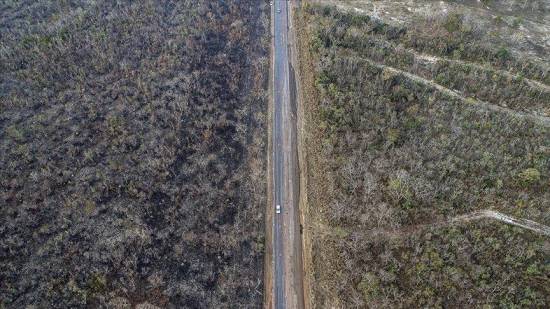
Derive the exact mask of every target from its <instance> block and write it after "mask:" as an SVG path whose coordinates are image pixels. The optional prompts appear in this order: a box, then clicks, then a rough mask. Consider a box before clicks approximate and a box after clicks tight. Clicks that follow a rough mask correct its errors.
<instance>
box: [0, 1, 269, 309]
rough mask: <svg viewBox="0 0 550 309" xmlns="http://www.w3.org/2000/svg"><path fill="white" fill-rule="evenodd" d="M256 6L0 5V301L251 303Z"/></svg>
mask: <svg viewBox="0 0 550 309" xmlns="http://www.w3.org/2000/svg"><path fill="white" fill-rule="evenodd" d="M268 14H269V5H268V4H267V3H263V2H260V1H256V0H242V1H189V0H186V1H137V2H132V1H116V2H115V1H2V3H1V4H0V27H1V29H2V33H1V34H0V204H1V207H0V221H1V222H0V308H4V307H5V308H31V307H26V306H31V305H34V307H36V308H84V307H91V308H98V307H102V308H107V307H108V308H114V307H116V308H130V307H133V306H136V305H139V304H142V305H143V304H145V303H148V304H150V305H154V306H158V307H169V308H206V307H208V308H225V307H231V308H236V307H259V306H261V302H262V298H263V297H262V289H263V282H262V278H263V246H264V239H263V235H264V232H263V231H264V224H263V223H264V216H263V211H264V205H265V201H266V179H265V170H266V166H265V165H266V163H265V156H266V153H265V151H266V112H267V104H266V102H267V101H266V98H267V91H266V89H267V72H268V67H269V66H268V62H269V60H268V59H269V57H268V46H269V37H268V33H269V21H268V16H269V15H268ZM138 307H139V306H138ZM147 308H150V307H147ZM151 308H153V307H151Z"/></svg>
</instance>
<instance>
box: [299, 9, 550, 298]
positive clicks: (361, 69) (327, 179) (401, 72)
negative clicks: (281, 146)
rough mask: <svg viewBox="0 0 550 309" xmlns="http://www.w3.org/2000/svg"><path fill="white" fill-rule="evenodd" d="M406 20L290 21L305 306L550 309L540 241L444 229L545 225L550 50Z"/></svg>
mask: <svg viewBox="0 0 550 309" xmlns="http://www.w3.org/2000/svg"><path fill="white" fill-rule="evenodd" d="M352 2H353V1H352ZM388 2H389V3H390V4H392V3H393V2H392V1H386V2H385V3H386V4H387V3H388ZM494 2H498V1H494ZM340 3H341V2H340ZM380 3H384V1H381V2H376V4H380ZM492 5H493V6H498V3H493V4H492ZM542 5H543V7H544V4H542ZM355 12H357V10H355ZM359 12H362V11H359ZM468 12H469V11H468ZM526 14H527V13H526ZM411 16H412V17H410V18H411V22H410V23H408V22H400V23H392V22H387V21H384V20H386V19H384V20H382V19H378V18H374V17H372V16H370V15H369V14H368V12H367V11H365V12H363V13H362V14H358V13H354V10H353V9H351V10H347V11H344V10H342V9H337V8H335V7H332V6H324V5H305V6H304V7H303V8H302V10H301V11H300V12H299V14H298V17H297V21H296V22H297V23H298V24H299V26H300V43H301V61H302V68H301V71H302V74H303V76H302V86H303V89H304V91H305V97H306V102H304V115H305V132H306V133H305V135H304V140H305V145H306V152H307V163H306V164H307V170H308V175H307V177H308V187H307V188H306V190H307V194H308V205H307V207H308V210H309V213H310V215H311V216H310V220H309V224H308V226H307V227H306V228H307V229H308V232H310V234H309V235H310V236H311V239H312V246H313V252H312V269H310V270H308V271H312V284H313V303H314V304H315V307H317V308H328V307H331V306H334V307H346V308H351V307H424V306H427V307H441V306H442V307H461V308H466V307H471V306H484V305H487V306H489V307H491V306H494V307H513V306H522V307H546V306H548V305H549V304H550V264H549V259H550V240H549V238H548V236H544V235H541V234H537V233H534V232H531V231H529V230H525V229H521V228H518V227H512V226H509V225H506V224H503V223H501V222H498V221H494V220H490V219H479V220H463V221H455V222H451V219H452V218H455V217H456V216H460V215H464V214H469V213H471V212H474V211H478V210H485V209H492V210H496V211H499V212H502V213H505V214H507V215H511V216H514V217H519V218H525V219H530V220H534V221H537V222H539V223H543V224H546V225H550V211H548V209H549V207H550V172H549V171H550V118H548V117H547V116H550V114H549V112H550V109H549V108H550V92H549V90H548V89H549V85H550V72H549V62H548V60H549V59H548V58H547V57H548V56H547V55H548V54H546V56H544V55H545V54H544V52H543V53H542V54H540V55H542V56H540V55H539V54H537V52H540V49H542V50H543V51H544V49H545V48H546V49H548V47H545V46H535V47H533V48H532V51H533V53H529V52H527V51H523V52H522V51H521V50H518V49H517V48H516V47H514V46H513V44H512V43H510V44H509V45H507V41H506V40H505V39H502V38H501V39H498V40H497V39H495V36H494V35H493V34H494V33H493V32H494V31H499V30H500V29H501V27H508V28H506V29H502V31H510V32H513V31H514V30H513V29H515V28H513V27H521V24H520V25H516V24H510V25H502V24H499V23H500V22H501V21H499V20H495V21H493V22H494V23H495V24H494V27H479V26H478V25H477V24H476V22H475V17H476V16H473V15H469V14H468V13H466V11H461V10H449V11H447V12H446V13H445V14H433V15H431V17H423V16H422V15H420V14H418V15H411ZM525 18H527V17H525ZM387 20H389V19H387ZM543 21H544V20H542V21H541V22H543ZM413 22H414V23H413ZM520 22H521V21H520ZM545 57H546V58H545Z"/></svg>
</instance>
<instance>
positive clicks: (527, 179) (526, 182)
mask: <svg viewBox="0 0 550 309" xmlns="http://www.w3.org/2000/svg"><path fill="white" fill-rule="evenodd" d="M517 180H518V182H519V184H520V185H521V186H522V187H529V186H532V185H534V184H536V183H537V182H539V181H540V172H539V170H537V169H536V168H528V169H525V170H523V171H522V172H521V173H519V174H518V176H517Z"/></svg>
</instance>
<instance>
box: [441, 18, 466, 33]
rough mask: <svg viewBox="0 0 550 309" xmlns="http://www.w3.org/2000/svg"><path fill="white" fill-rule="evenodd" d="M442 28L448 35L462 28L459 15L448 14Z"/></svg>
mask: <svg viewBox="0 0 550 309" xmlns="http://www.w3.org/2000/svg"><path fill="white" fill-rule="evenodd" d="M443 27H444V28H445V30H447V31H448V32H449V33H453V32H457V31H459V30H460V29H461V27H462V16H461V15H460V14H456V13H453V14H449V15H448V16H447V18H446V19H445V21H444V23H443Z"/></svg>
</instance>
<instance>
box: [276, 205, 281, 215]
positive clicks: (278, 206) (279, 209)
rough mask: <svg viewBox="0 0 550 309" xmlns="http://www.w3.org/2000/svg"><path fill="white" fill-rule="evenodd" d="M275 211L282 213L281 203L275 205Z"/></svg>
mask: <svg viewBox="0 0 550 309" xmlns="http://www.w3.org/2000/svg"><path fill="white" fill-rule="evenodd" d="M275 213H277V214H280V213H281V205H277V206H275Z"/></svg>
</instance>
